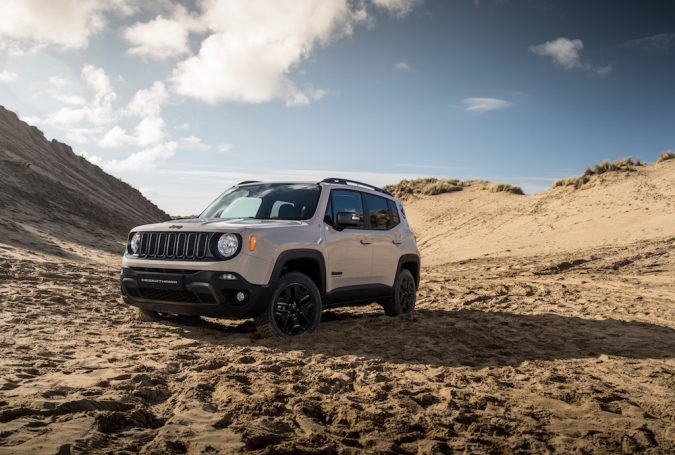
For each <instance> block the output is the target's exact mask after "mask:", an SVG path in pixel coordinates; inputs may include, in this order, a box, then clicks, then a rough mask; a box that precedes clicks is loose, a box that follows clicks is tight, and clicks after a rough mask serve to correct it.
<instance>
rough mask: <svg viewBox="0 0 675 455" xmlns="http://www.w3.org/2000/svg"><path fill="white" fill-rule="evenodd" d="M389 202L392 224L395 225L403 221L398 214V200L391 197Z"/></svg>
mask: <svg viewBox="0 0 675 455" xmlns="http://www.w3.org/2000/svg"><path fill="white" fill-rule="evenodd" d="M387 204H389V211H390V212H391V226H392V227H394V226H396V225H398V224H399V223H400V222H401V218H400V217H399V215H398V209H397V208H396V202H394V201H392V200H391V199H387Z"/></svg>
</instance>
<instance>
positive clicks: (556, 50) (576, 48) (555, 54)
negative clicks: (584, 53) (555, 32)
mask: <svg viewBox="0 0 675 455" xmlns="http://www.w3.org/2000/svg"><path fill="white" fill-rule="evenodd" d="M583 48H584V43H583V41H581V40H580V39H574V40H571V39H567V38H558V39H556V40H553V41H547V42H545V43H542V44H537V45H536V46H530V51H532V52H533V53H535V54H537V55H540V56H542V57H550V58H551V59H552V60H553V63H555V64H556V65H559V66H562V67H563V68H568V69H572V68H583V66H584V64H583V63H581V58H580V55H579V53H580V51H581V50H582V49H583Z"/></svg>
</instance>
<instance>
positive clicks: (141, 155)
mask: <svg viewBox="0 0 675 455" xmlns="http://www.w3.org/2000/svg"><path fill="white" fill-rule="evenodd" d="M177 149H178V143H177V142H175V141H170V142H166V143H163V144H157V145H155V146H153V147H150V148H147V149H144V150H141V151H138V152H134V153H132V154H131V155H129V156H128V157H127V158H125V159H123V160H110V161H105V162H102V163H100V165H101V166H102V167H103V168H104V169H106V170H108V171H111V172H139V171H151V170H153V169H155V168H156V166H157V162H158V161H163V160H167V159H169V158H171V157H172V156H173V155H174V154H175V153H176V150H177Z"/></svg>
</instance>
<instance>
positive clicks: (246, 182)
mask: <svg viewBox="0 0 675 455" xmlns="http://www.w3.org/2000/svg"><path fill="white" fill-rule="evenodd" d="M249 183H260V180H244V181H243V182H239V183H237V185H246V184H249Z"/></svg>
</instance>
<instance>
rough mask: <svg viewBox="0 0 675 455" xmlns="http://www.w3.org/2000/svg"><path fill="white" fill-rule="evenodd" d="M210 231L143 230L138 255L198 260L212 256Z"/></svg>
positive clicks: (149, 257) (140, 256) (147, 257)
mask: <svg viewBox="0 0 675 455" xmlns="http://www.w3.org/2000/svg"><path fill="white" fill-rule="evenodd" d="M211 235H212V233H210V232H180V233H179V232H141V247H140V249H139V250H138V257H139V258H143V259H168V260H172V259H173V260H183V261H198V260H200V259H204V258H207V257H212V255H211V253H210V252H209V239H210V237H211Z"/></svg>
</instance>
